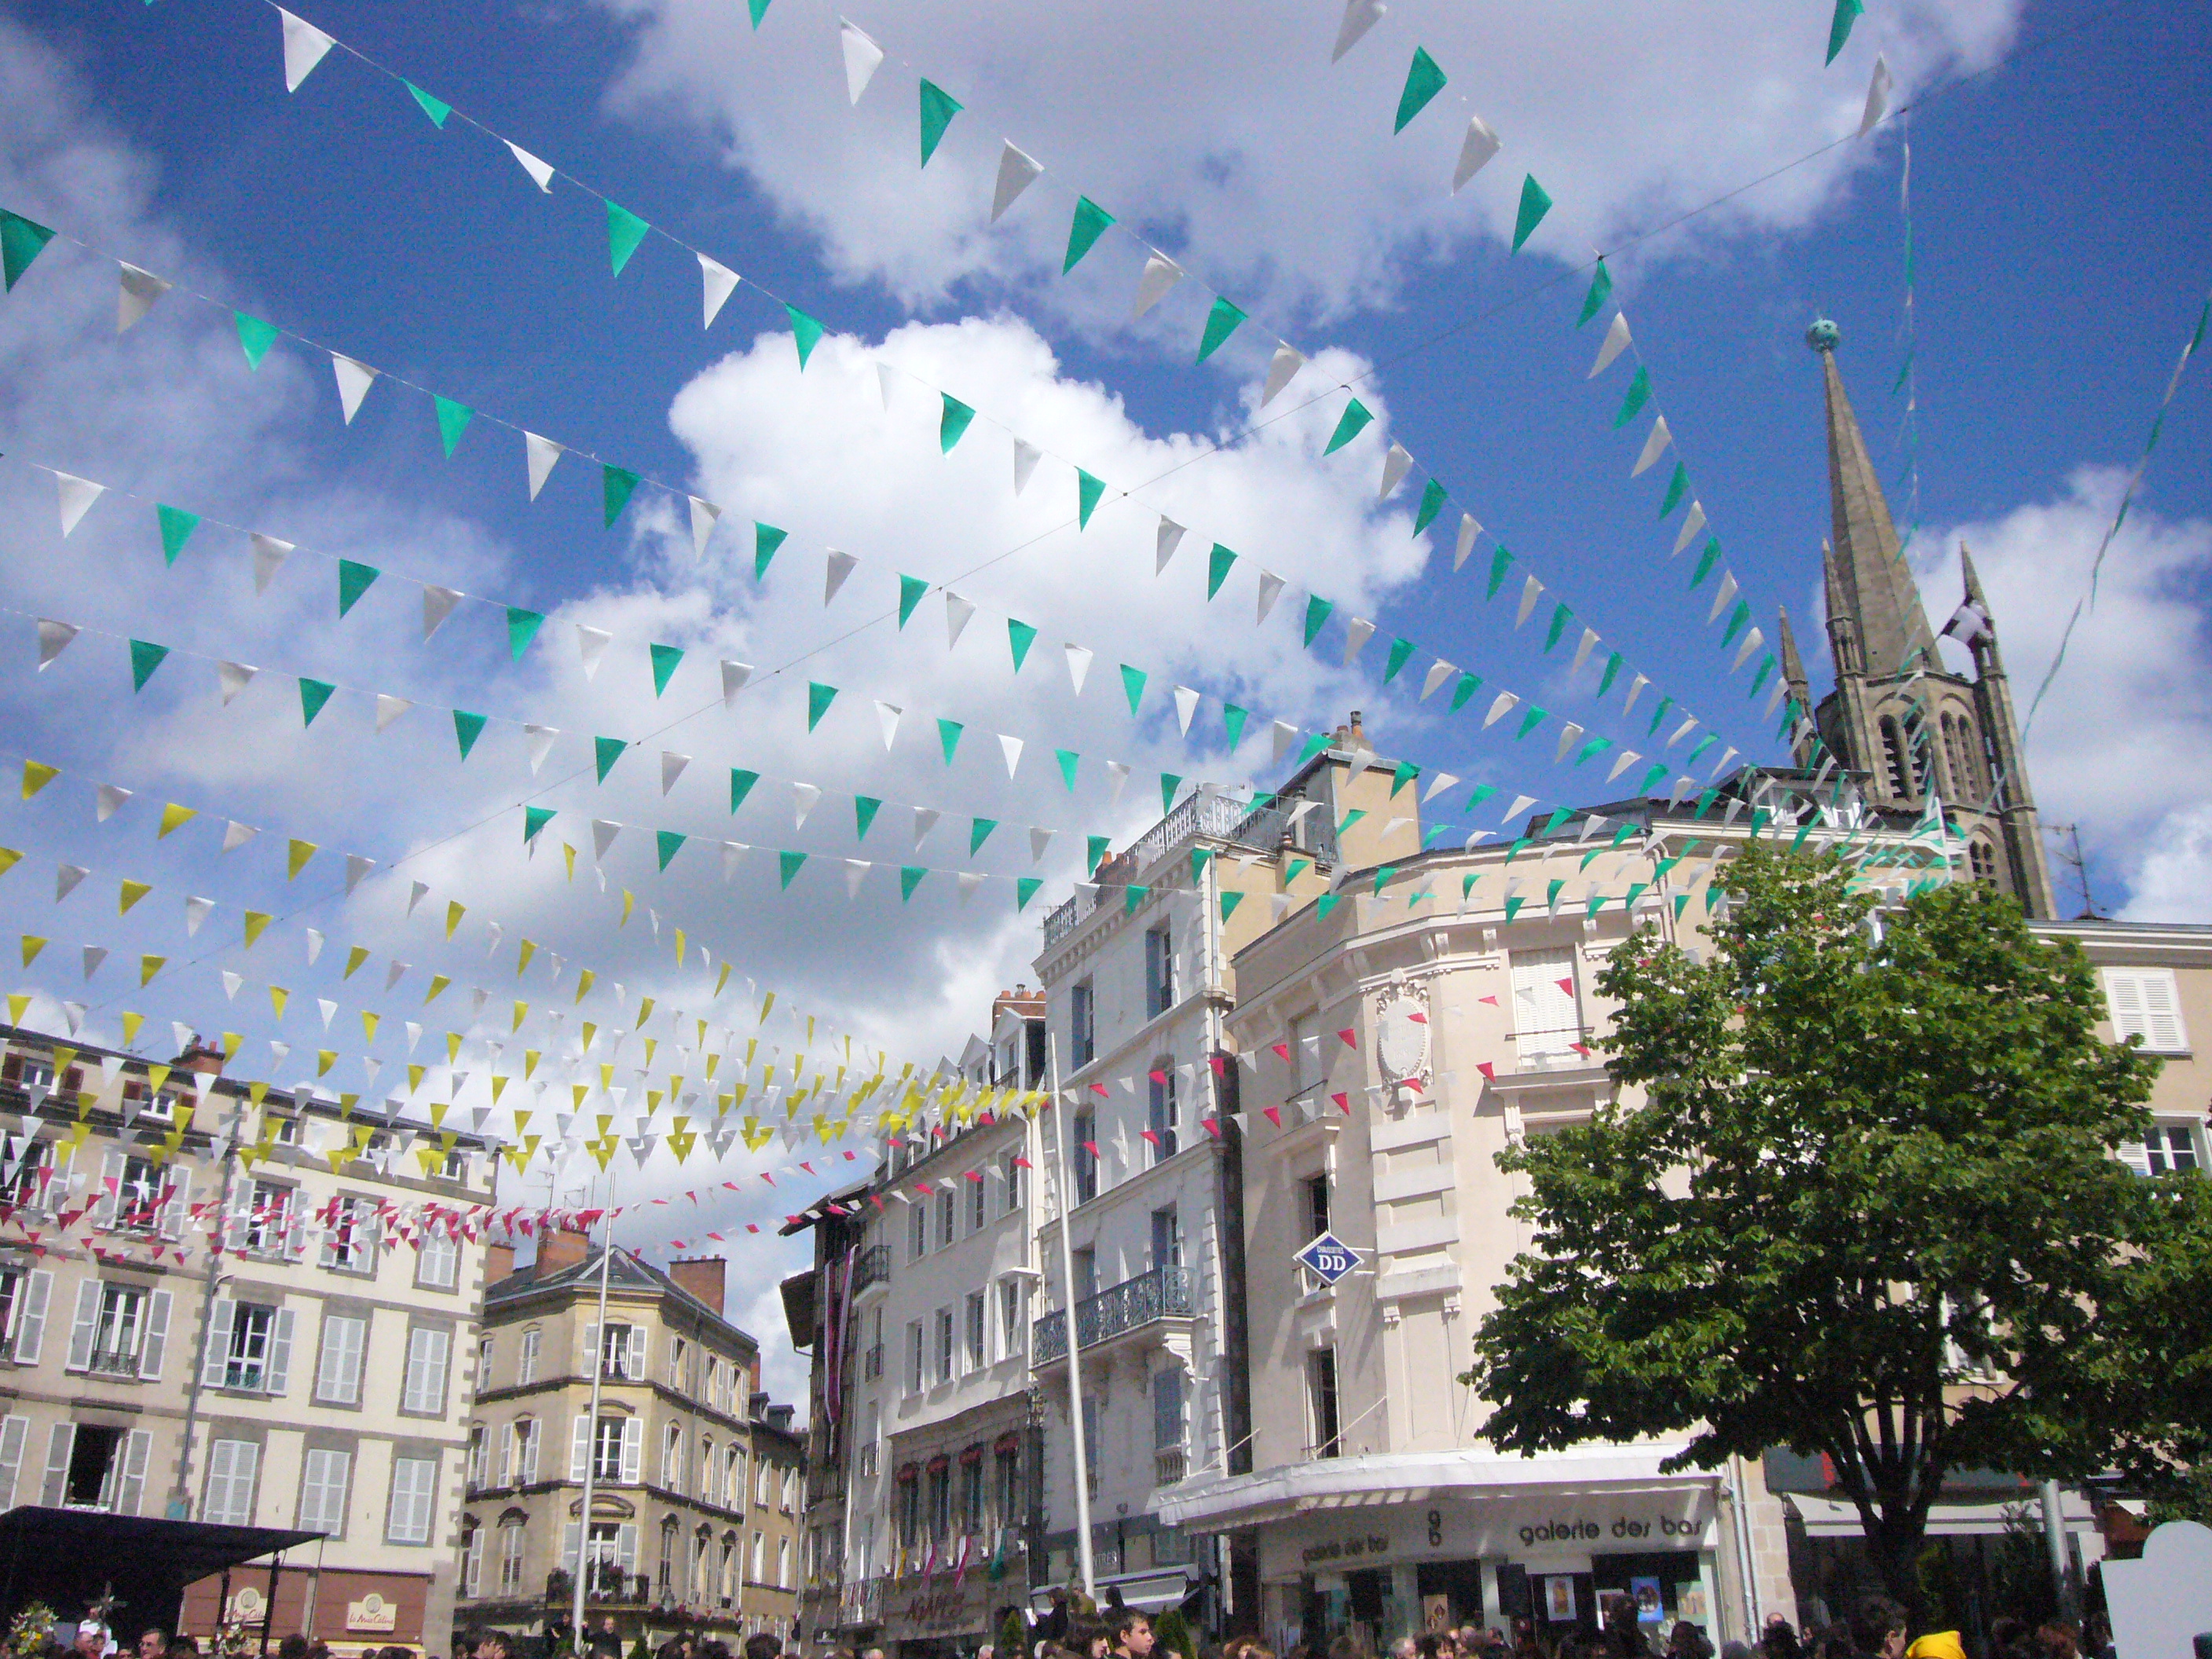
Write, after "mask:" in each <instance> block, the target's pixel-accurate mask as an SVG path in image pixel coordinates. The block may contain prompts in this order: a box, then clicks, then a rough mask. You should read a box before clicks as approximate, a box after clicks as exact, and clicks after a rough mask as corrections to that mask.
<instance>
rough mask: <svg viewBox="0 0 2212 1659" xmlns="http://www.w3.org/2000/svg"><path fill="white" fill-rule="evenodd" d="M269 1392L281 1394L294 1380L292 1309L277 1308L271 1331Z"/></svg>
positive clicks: (274, 1394) (273, 1394)
mask: <svg viewBox="0 0 2212 1659" xmlns="http://www.w3.org/2000/svg"><path fill="white" fill-rule="evenodd" d="M267 1374H268V1378H269V1392H270V1395H272V1396H276V1395H282V1394H283V1392H284V1391H285V1389H288V1388H289V1387H290V1386H291V1382H292V1310H290V1309H289V1308H279V1309H277V1310H276V1322H275V1323H274V1324H273V1325H272V1326H271V1327H270V1333H269V1367H268V1373H267Z"/></svg>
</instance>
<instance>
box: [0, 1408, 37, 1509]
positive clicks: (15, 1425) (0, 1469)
mask: <svg viewBox="0 0 2212 1659" xmlns="http://www.w3.org/2000/svg"><path fill="white" fill-rule="evenodd" d="M30 1432H31V1419H29V1418H27V1417H8V1418H0V1511H4V1510H12V1509H14V1508H15V1480H16V1477H17V1476H18V1475H20V1474H22V1472H23V1443H24V1442H25V1441H26V1440H27V1439H28V1438H29V1437H30Z"/></svg>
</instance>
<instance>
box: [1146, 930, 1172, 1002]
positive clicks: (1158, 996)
mask: <svg viewBox="0 0 2212 1659" xmlns="http://www.w3.org/2000/svg"><path fill="white" fill-rule="evenodd" d="M1175 1000H1176V996H1175V940H1174V939H1173V937H1172V936H1171V935H1170V933H1169V932H1168V925H1167V923H1165V922H1162V923H1160V925H1159V926H1158V927H1148V928H1146V930H1145V1017H1146V1018H1147V1019H1150V1018H1155V1017H1156V1016H1158V1015H1160V1014H1164V1013H1165V1012H1167V1011H1168V1010H1169V1009H1170V1008H1172V1007H1174V1006H1175Z"/></svg>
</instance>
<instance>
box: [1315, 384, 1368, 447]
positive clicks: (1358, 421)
mask: <svg viewBox="0 0 2212 1659" xmlns="http://www.w3.org/2000/svg"><path fill="white" fill-rule="evenodd" d="M1374 418H1375V416H1374V414H1373V413H1372V411H1370V410H1369V409H1368V407H1367V405H1366V404H1363V403H1361V402H1360V401H1359V399H1358V398H1353V399H1352V401H1351V402H1350V403H1348V404H1346V405H1345V406H1344V413H1343V414H1341V415H1340V416H1337V417H1336V430H1335V431H1334V432H1332V433H1330V434H1329V435H1328V447H1327V448H1325V449H1323V450H1322V454H1324V455H1334V454H1335V453H1336V452H1337V451H1338V450H1340V449H1341V448H1343V447H1345V445H1346V444H1348V443H1350V442H1351V441H1352V440H1353V439H1354V438H1357V437H1358V435H1360V434H1361V433H1362V432H1364V431H1365V430H1366V429H1367V423H1368V422H1370V421H1371V420H1373V419H1374Z"/></svg>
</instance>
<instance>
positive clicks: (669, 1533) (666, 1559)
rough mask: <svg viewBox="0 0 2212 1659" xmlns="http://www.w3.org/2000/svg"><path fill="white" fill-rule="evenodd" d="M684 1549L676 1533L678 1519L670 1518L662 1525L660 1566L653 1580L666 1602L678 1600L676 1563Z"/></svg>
mask: <svg viewBox="0 0 2212 1659" xmlns="http://www.w3.org/2000/svg"><path fill="white" fill-rule="evenodd" d="M683 1547H684V1546H683V1543H682V1541H681V1540H679V1539H678V1536H677V1533H676V1517H675V1516H672V1515H671V1516H668V1517H666V1518H665V1520H663V1521H662V1522H661V1523H660V1565H659V1569H658V1570H657V1572H656V1574H655V1577H654V1579H653V1585H654V1588H655V1589H658V1590H659V1593H660V1599H661V1600H662V1601H674V1600H675V1599H676V1562H677V1557H678V1552H679V1551H681V1550H682V1549H683Z"/></svg>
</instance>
